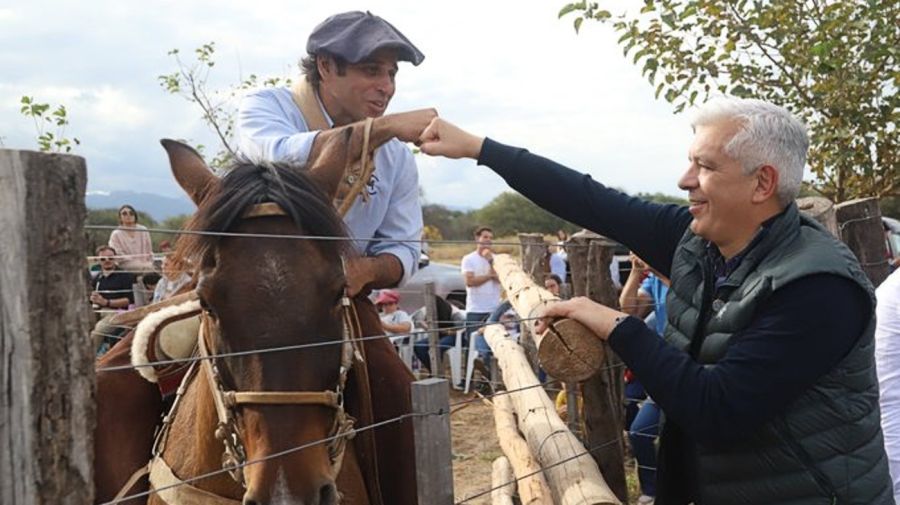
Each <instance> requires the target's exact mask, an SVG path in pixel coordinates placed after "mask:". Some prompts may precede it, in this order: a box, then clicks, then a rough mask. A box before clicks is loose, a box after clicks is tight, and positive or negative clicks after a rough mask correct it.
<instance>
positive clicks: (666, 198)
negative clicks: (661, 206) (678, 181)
mask: <svg viewBox="0 0 900 505" xmlns="http://www.w3.org/2000/svg"><path fill="white" fill-rule="evenodd" d="M634 196H636V197H638V198H640V199H642V200H648V201H651V202H656V203H674V204H675V205H687V204H688V201H687V200H686V199H684V198H681V197H680V196H672V195H666V194H663V193H636V194H635V195H634Z"/></svg>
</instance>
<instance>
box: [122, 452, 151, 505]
mask: <svg viewBox="0 0 900 505" xmlns="http://www.w3.org/2000/svg"><path fill="white" fill-rule="evenodd" d="M151 464H152V462H151V463H147V464H146V465H144V466H142V467H140V468H138V469H137V470H135V471H134V473H133V474H131V477H129V478H128V480H127V481H126V482H125V485H124V486H122V489H119V492H118V493H117V494H116V497H115V498H113V499H112V501H114V502H117V501H119V500H121V499H122V498H124V497H125V494H126V493H127V492H128V491H130V490H131V488H133V487H134V485H135V484H137V481H139V480H140V479H141V477H143V476H145V475H149V474H150V466H151Z"/></svg>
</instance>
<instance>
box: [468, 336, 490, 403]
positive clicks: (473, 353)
mask: <svg viewBox="0 0 900 505" xmlns="http://www.w3.org/2000/svg"><path fill="white" fill-rule="evenodd" d="M480 334H481V332H480V331H479V332H475V333H472V335H470V336H469V356H468V357H467V358H466V387H465V389H464V392H465V393H466V394H468V393H469V390H470V388H471V386H472V372H473V370H474V369H475V358H477V357H478V349H476V348H475V339H476V338H478V335H480ZM486 379H487V380H490V377H486Z"/></svg>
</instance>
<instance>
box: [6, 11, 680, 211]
mask: <svg viewBox="0 0 900 505" xmlns="http://www.w3.org/2000/svg"><path fill="white" fill-rule="evenodd" d="M562 3H564V2H558V3H557V2H519V1H514V0H495V1H491V2H484V1H478V2H475V1H471V0H459V1H457V2H427V3H426V2H419V1H414V0H390V1H389V0H382V1H377V2H371V5H370V6H369V8H370V9H371V10H372V11H373V12H374V13H375V14H378V15H380V16H382V17H384V18H386V19H388V20H389V21H390V22H391V23H392V24H394V25H395V26H397V27H398V28H399V29H400V30H402V31H403V32H404V33H405V34H406V35H407V36H408V37H409V38H410V39H411V40H412V41H413V42H414V43H415V44H416V45H417V46H419V47H420V48H421V49H422V51H423V52H424V53H425V54H426V59H425V61H424V63H423V64H422V65H420V66H419V67H413V66H411V65H409V64H402V65H401V69H400V74H399V75H398V92H397V95H396V96H395V98H394V101H393V102H392V104H391V109H390V110H391V111H402V110H409V109H415V108H421V107H437V108H438V110H439V111H440V113H441V114H442V115H443V116H445V117H447V118H449V119H450V120H452V121H454V122H457V123H458V124H460V125H461V126H463V127H465V128H467V129H470V130H471V131H473V132H475V133H478V134H480V135H488V136H490V137H492V138H496V139H498V140H499V141H502V142H508V143H511V144H514V145H520V146H524V147H527V148H528V149H530V150H532V151H533V152H536V153H539V154H542V155H545V156H548V157H550V158H553V159H555V160H557V161H559V162H561V163H563V164H565V165H568V166H571V167H573V168H576V169H578V170H582V171H586V172H588V173H590V174H592V175H593V176H594V177H595V178H596V179H598V180H601V181H604V182H607V183H609V184H610V185H613V186H618V187H624V188H627V189H629V190H631V191H663V192H667V193H671V194H677V193H678V190H677V188H676V186H675V183H676V181H677V176H678V173H679V168H680V167H681V165H682V160H683V159H684V156H685V154H684V152H685V150H686V147H687V145H688V142H689V139H690V129H689V127H688V120H687V118H685V117H682V116H673V115H672V114H671V109H670V107H669V106H668V104H666V103H664V102H658V101H655V100H654V99H653V97H652V88H651V86H650V85H649V84H648V83H647V82H646V80H644V79H643V78H642V77H641V76H640V71H639V69H638V68H636V67H635V66H633V65H632V64H631V62H630V60H626V59H625V58H623V57H622V52H621V49H620V48H619V47H618V45H617V43H616V40H615V39H616V35H615V34H614V33H613V31H612V30H611V29H610V28H609V27H606V26H603V25H600V24H597V23H591V22H588V23H585V25H584V26H583V27H582V30H581V33H580V34H578V35H576V34H575V33H574V30H573V29H572V20H571V18H564V19H562V20H559V19H557V13H558V10H559V8H560V6H561V5H562ZM356 8H359V5H358V3H357V2H354V1H347V0H334V1H332V2H296V1H293V0H290V1H289V0H274V1H268V0H260V1H258V2H252V3H247V2H242V1H238V0H228V1H221V0H220V1H214V0H197V1H191V2H176V1H163V2H152V3H134V2H120V1H115V0H92V1H91V2H90V7H87V8H86V7H85V5H83V4H78V3H65V2H63V3H60V2H56V1H51V0H32V1H31V2H28V3H19V4H16V5H15V6H14V7H7V8H0V66H2V68H4V72H3V74H2V75H0V97H5V98H0V136H2V137H5V139H4V143H5V145H6V146H7V147H20V146H21V147H33V135H31V134H30V130H31V129H33V127H32V126H31V125H30V124H29V123H28V122H27V121H26V118H23V117H21V115H20V114H19V112H18V97H19V96H21V95H23V94H33V95H34V96H35V97H36V98H38V99H40V100H42V101H52V102H54V103H65V104H66V105H67V107H68V108H69V115H70V117H71V126H70V128H69V134H70V135H73V136H77V137H79V138H80V139H81V140H82V142H83V146H82V147H81V148H80V149H79V153H81V154H83V155H84V156H85V157H86V158H87V161H88V167H89V180H88V186H89V188H91V189H92V190H118V189H134V187H136V186H140V189H141V190H142V191H154V192H159V193H161V194H164V195H174V194H178V193H179V192H180V190H179V189H178V188H177V186H176V185H175V184H174V182H173V181H172V177H171V174H170V173H169V169H168V164H167V162H166V159H165V156H164V155H163V153H162V150H161V149H160V148H159V144H158V139H159V138H162V137H169V138H183V139H189V140H191V141H193V142H198V143H203V144H205V145H207V146H210V148H209V151H213V150H215V149H214V147H213V146H215V145H216V138H215V137H214V136H213V134H212V133H211V132H210V131H209V130H208V129H207V128H206V126H205V125H204V124H203V122H202V120H201V119H200V112H199V109H197V108H196V107H195V106H193V105H191V104H189V103H188V102H187V101H185V100H183V99H182V98H181V97H177V96H172V95H169V94H167V93H166V92H165V91H164V90H163V89H161V88H160V86H159V84H158V80H157V78H158V76H159V75H161V74H167V73H171V72H173V71H174V70H175V69H176V64H175V61H174V60H173V59H172V57H170V56H168V55H167V52H168V51H169V50H170V49H173V48H179V49H181V55H182V57H183V61H184V62H185V63H189V62H190V61H191V58H192V50H193V48H195V47H197V46H199V45H200V44H203V43H206V42H210V41H215V42H216V62H217V63H216V66H215V67H214V68H212V69H211V72H210V77H209V79H210V80H209V83H210V85H211V86H213V87H221V86H226V85H228V84H231V83H235V82H237V81H238V80H239V79H240V78H242V77H246V76H248V75H249V74H251V73H254V74H257V75H260V76H266V75H279V76H293V75H294V74H295V73H296V62H297V60H298V58H299V57H300V56H301V55H302V54H303V53H304V47H305V42H306V37H307V35H308V34H309V32H310V31H311V30H312V29H313V27H315V26H316V25H317V24H318V23H319V22H321V21H322V20H323V19H325V18H326V17H327V16H329V15H331V14H334V13H336V12H341V11H344V10H351V9H356ZM473 12H478V15H473V14H472V13H473ZM417 162H418V163H419V164H420V165H421V166H422V168H421V169H420V180H421V181H422V185H423V187H424V189H425V193H426V196H427V198H428V200H429V201H432V202H438V203H447V204H450V205H460V206H468V207H477V206H480V205H483V204H484V203H486V202H487V201H489V200H490V199H491V198H493V197H494V196H496V195H497V194H498V193H500V192H501V191H504V190H507V189H508V188H507V187H506V185H505V183H504V182H503V181H502V180H501V179H500V178H499V177H497V176H496V175H494V174H493V173H492V172H490V171H489V170H487V169H485V168H484V167H476V166H474V165H475V164H474V163H472V162H471V161H468V162H465V161H449V160H443V159H429V157H427V156H425V155H422V156H418V157H417Z"/></svg>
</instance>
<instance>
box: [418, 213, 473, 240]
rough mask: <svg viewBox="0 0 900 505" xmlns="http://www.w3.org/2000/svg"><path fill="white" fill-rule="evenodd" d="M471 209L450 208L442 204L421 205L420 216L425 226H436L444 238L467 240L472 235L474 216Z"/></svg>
mask: <svg viewBox="0 0 900 505" xmlns="http://www.w3.org/2000/svg"><path fill="white" fill-rule="evenodd" d="M472 214H473V213H472V211H469V212H463V211H459V210H450V209H448V208H447V207H444V206H443V205H438V204H428V205H423V206H422V218H423V219H424V221H425V225H426V227H428V226H430V227H433V228H436V229H437V230H438V231H439V232H440V235H441V238H443V239H446V240H467V239H469V238H471V237H472V229H473V228H475V218H474V216H473V215H472Z"/></svg>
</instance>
